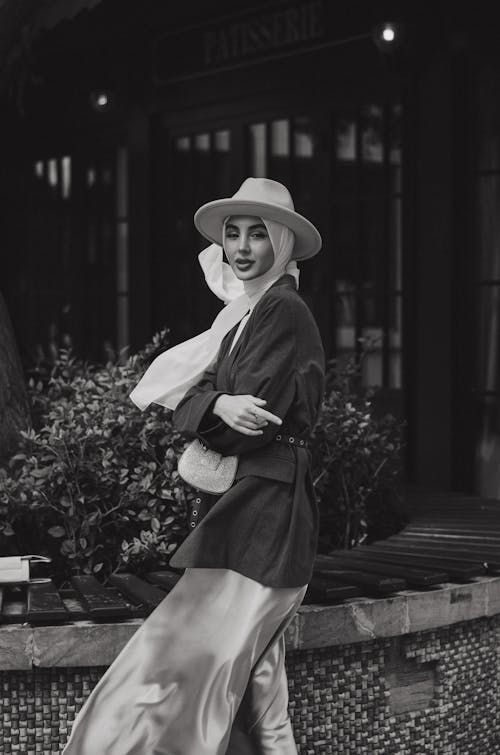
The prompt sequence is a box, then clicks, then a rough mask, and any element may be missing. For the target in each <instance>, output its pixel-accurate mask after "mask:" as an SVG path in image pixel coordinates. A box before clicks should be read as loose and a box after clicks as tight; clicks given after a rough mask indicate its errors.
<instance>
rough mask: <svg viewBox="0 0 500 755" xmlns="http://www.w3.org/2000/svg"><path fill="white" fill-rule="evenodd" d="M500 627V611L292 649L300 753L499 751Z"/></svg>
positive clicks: (462, 754) (486, 754)
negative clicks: (396, 634) (396, 633)
mask: <svg viewBox="0 0 500 755" xmlns="http://www.w3.org/2000/svg"><path fill="white" fill-rule="evenodd" d="M499 632H500V621H499V619H498V617H497V618H494V619H478V620H476V621H470V622H464V623H462V624H456V625H453V626H450V627H445V628H441V629H437V630H434V631H428V632H420V633H417V634H411V635H407V636H403V637H400V638H397V639H389V640H379V641H373V642H366V643H360V644H356V645H349V646H345V645H344V646H339V647H336V648H321V649H314V650H304V651H294V652H292V653H289V654H288V656H287V671H288V680H289V689H290V713H291V716H292V721H293V725H294V730H295V736H296V741H297V744H298V745H299V752H300V755H318V754H319V753H321V754H323V753H325V754H326V753H328V755H330V754H331V755H337V754H338V753H356V755H364V754H365V753H366V755H392V754H393V755H410V754H411V755H423V754H424V753H433V755H446V754H447V753H450V754H451V753H453V754H454V755H494V754H495V753H500V688H499V687H500V680H499V666H498V641H499V636H500V634H499ZM419 667H420V670H421V671H420V673H419ZM405 682H407V684H406V685H405ZM405 686H406V690H405ZM402 703H403V705H402ZM401 707H403V708H405V709H406V710H405V711H404V712H401ZM412 707H413V709H411V708H412Z"/></svg>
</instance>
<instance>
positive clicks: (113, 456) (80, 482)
mask: <svg viewBox="0 0 500 755" xmlns="http://www.w3.org/2000/svg"><path fill="white" fill-rule="evenodd" d="M164 339H165V332H163V333H161V334H159V335H158V336H156V337H155V339H154V340H153V343H152V344H150V345H149V346H148V347H147V348H146V349H145V350H144V351H143V352H141V353H139V354H137V355H135V356H133V357H130V358H129V359H128V360H126V362H125V363H124V364H122V365H120V364H112V363H109V364H107V365H105V366H104V367H102V366H100V367H97V366H95V365H90V364H88V363H83V362H81V361H79V360H76V359H75V358H74V357H73V356H72V355H71V354H70V353H69V352H68V351H62V352H61V353H60V355H59V357H58V358H57V360H56V361H55V364H54V367H53V369H52V372H51V374H50V376H49V379H48V380H47V381H46V384H45V385H44V381H38V382H37V383H35V382H34V381H33V380H31V381H30V392H31V396H32V400H33V404H34V415H35V416H37V417H38V425H39V426H38V429H33V430H30V431H29V432H24V433H22V438H21V442H20V446H19V449H18V452H17V453H16V454H15V456H13V458H12V459H11V460H10V463H9V466H8V468H7V469H4V470H3V471H2V477H1V479H0V548H1V551H2V552H6V551H8V552H11V553H38V552H40V553H43V554H46V555H49V556H51V557H52V559H53V562H54V563H53V567H52V572H53V573H54V575H55V576H56V577H67V576H71V574H75V573H82V572H83V573H86V574H90V573H94V574H96V573H99V572H102V573H103V574H105V575H108V574H110V573H111V572H113V571H114V570H117V569H119V568H121V567H122V566H123V565H125V564H127V565H131V566H132V567H134V568H137V569H139V570H141V569H147V568H149V567H150V566H157V565H162V564H166V563H167V562H168V559H169V558H170V555H171V554H172V553H173V551H174V550H175V548H176V547H177V546H178V544H179V543H180V542H181V541H182V540H183V539H184V537H185V536H186V534H187V521H186V520H187V517H186V511H187V506H186V503H187V501H188V499H190V497H191V496H192V495H194V493H193V492H192V491H191V490H190V489H189V488H188V486H185V485H184V484H183V482H182V480H181V479H180V478H179V476H178V474H177V457H178V455H179V454H180V453H181V451H182V449H183V447H184V441H183V439H182V438H181V437H180V436H179V434H178V433H177V432H176V431H175V430H174V428H173V427H172V424H171V422H170V421H169V417H170V412H169V411H168V410H166V409H164V408H162V407H160V406H158V405H156V404H154V405H152V407H151V408H150V409H148V410H147V411H146V412H144V413H142V412H140V411H139V410H138V409H137V407H135V405H134V404H133V403H132V402H131V401H130V399H129V393H130V391H131V390H132V387H133V386H134V385H135V383H136V382H137V380H138V379H139V376H140V375H142V373H143V372H144V369H145V367H146V364H147V362H148V360H150V358H151V357H152V356H153V355H154V352H155V351H157V350H160V348H161V347H162V345H164V344H163V341H164Z"/></svg>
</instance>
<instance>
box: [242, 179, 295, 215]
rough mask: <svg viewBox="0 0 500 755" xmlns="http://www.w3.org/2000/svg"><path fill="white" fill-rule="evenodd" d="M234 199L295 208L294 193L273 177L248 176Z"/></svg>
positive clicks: (289, 208) (288, 208)
mask: <svg viewBox="0 0 500 755" xmlns="http://www.w3.org/2000/svg"><path fill="white" fill-rule="evenodd" d="M232 199H238V200H244V201H246V202H263V203H265V204H273V205H279V206H280V207H285V208H286V209H287V210H292V211H294V210H295V207H294V204H293V199H292V195H291V194H290V192H289V191H288V189H287V188H286V186H284V185H283V184H281V183H279V181H273V180H272V179H271V178H246V179H245V180H244V181H243V183H242V184H241V186H240V188H239V189H238V191H237V192H236V194H233V197H232Z"/></svg>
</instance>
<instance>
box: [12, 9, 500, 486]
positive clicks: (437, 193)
mask: <svg viewBox="0 0 500 755" xmlns="http://www.w3.org/2000/svg"><path fill="white" fill-rule="evenodd" d="M93 5H94V6H95V7H93V8H92V9H89V10H87V11H84V12H81V13H80V14H79V15H76V16H75V17H74V18H73V19H72V20H66V21H61V22H60V23H58V24H55V25H53V26H52V28H51V29H50V30H47V31H44V32H42V33H39V34H38V36H37V37H36V38H35V39H34V40H33V41H32V44H31V46H30V47H29V49H28V50H27V51H25V52H24V54H22V55H20V56H19V58H18V60H17V62H16V66H14V67H13V72H12V74H11V78H10V82H9V88H8V91H6V93H5V94H4V98H3V99H4V108H5V112H6V116H7V117H6V119H4V123H6V124H7V125H6V127H5V128H6V138H5V139H4V140H3V142H4V148H3V163H4V166H5V169H4V172H3V180H2V181H1V183H2V187H1V191H2V195H3V197H4V199H5V201H4V207H5V208H6V209H7V210H8V213H7V215H8V217H7V223H6V238H5V250H6V252H7V254H6V258H7V261H6V263H5V265H6V271H7V275H6V277H5V281H6V283H5V284H3V287H2V288H3V292H4V294H5V296H6V297H7V299H8V303H9V307H10V311H11V316H12V319H13V320H14V324H15V327H16V332H17V336H18V340H19V343H20V346H21V350H22V353H23V357H24V359H25V360H26V361H27V362H28V361H29V360H30V359H33V358H36V355H37V354H38V355H41V354H42V353H46V351H47V349H50V346H51V344H52V345H55V344H58V345H64V344H65V343H69V342H70V341H71V343H73V344H74V347H75V349H76V351H77V352H78V353H81V354H83V355H85V356H87V357H89V358H93V359H99V360H102V359H105V358H107V357H108V356H109V355H111V354H116V352H117V351H119V350H121V349H124V348H126V347H130V348H131V349H132V350H135V349H137V348H139V347H141V346H142V345H143V344H144V343H145V342H146V341H148V340H149V339H150V338H151V336H152V335H153V333H154V332H156V331H158V330H159V329H161V328H162V327H165V326H166V327H168V328H169V329H170V337H171V340H172V342H177V341H180V340H183V339H185V338H187V337H189V336H191V335H193V334H195V333H196V332H199V331H200V330H202V329H204V328H205V327H206V326H207V323H208V322H210V321H211V317H212V316H213V315H214V314H215V312H216V311H217V309H218V305H219V302H217V300H215V299H214V297H213V296H212V294H210V293H209V292H207V290H206V286H205V284H204V282H203V280H202V277H201V274H200V269H199V267H198V264H197V258H196V255H197V252H199V251H200V250H201V249H202V248H203V246H204V242H203V239H201V237H200V236H199V235H198V234H197V233H196V232H195V230H194V227H193V223H192V217H193V213H194V211H195V210H196V209H197V207H198V206H199V205H200V204H202V203H203V202H205V201H208V200H210V199H214V198H217V197H222V196H230V195H231V194H233V193H234V192H235V191H236V190H237V188H238V187H239V185H240V183H241V182H242V180H243V179H244V178H245V177H246V176H248V175H253V176H268V177H270V178H274V179H276V180H279V181H282V182H284V183H285V184H286V185H287V186H288V187H289V188H290V190H291V192H292V195H293V197H294V200H295V204H296V208H297V210H298V211H299V212H302V213H303V214H305V215H306V216H307V217H309V218H311V220H312V221H313V222H314V223H315V224H316V225H317V226H318V227H319V229H320V230H321V233H322V236H323V239H324V248H323V251H322V253H321V254H320V255H319V256H318V257H317V258H316V259H315V260H314V261H313V262H309V263H304V264H303V266H302V269H301V291H302V293H303V295H304V297H305V299H306V300H307V301H308V303H309V304H310V306H311V308H312V310H313V312H314V314H315V316H316V318H317V321H318V324H319V326H320V329H321V332H322V336H323V340H324V343H325V347H326V351H327V354H328V357H329V358H330V359H337V360H344V359H346V358H348V357H349V356H351V355H352V354H360V353H361V351H362V350H365V351H366V355H365V358H364V360H363V381H364V383H365V384H366V385H370V386H374V387H377V388H379V389H380V390H379V394H378V399H377V400H378V405H379V408H380V409H381V410H390V411H393V412H395V413H397V414H398V415H399V416H401V417H404V418H405V419H406V421H407V457H406V477H407V479H408V481H409V482H415V483H418V484H420V485H427V486H429V487H433V488H442V489H456V490H464V491H469V492H470V491H475V492H477V493H481V494H483V495H491V496H495V497H498V496H500V364H499V354H498V352H499V344H500V336H499V332H498V329H499V317H500V249H499V239H500V234H499V230H500V220H499V214H498V213H499V206H498V197H499V196H500V187H499V180H500V149H499V146H500V144H499V137H498V134H499V133H500V130H499V129H498V124H499V120H500V113H499V112H498V105H497V104H496V97H495V93H496V89H497V88H498V86H499V82H500V62H499V61H498V60H497V55H496V53H495V45H494V40H493V39H492V40H491V42H490V41H489V35H490V27H489V24H488V19H483V21H482V23H481V24H479V26H478V28H477V29H471V28H470V25H468V24H467V22H466V21H464V22H462V21H461V20H460V18H458V17H457V13H456V12H454V11H453V8H452V6H451V5H449V6H448V4H447V3H444V2H441V3H437V4H436V8H435V13H434V17H433V18H432V19H429V17H428V16H427V15H425V14H424V12H423V11H422V10H421V9H419V7H418V4H417V3H407V4H406V5H404V6H403V7H402V5H401V3H367V2H353V3H351V4H349V6H347V7H340V6H339V5H338V4H337V3H331V2H328V0H283V1H279V2H271V3H267V4H258V3H255V4H250V5H249V4H243V3H242V2H241V3H235V2H232V3H229V2H225V0H218V1H216V2H214V3H211V4H210V6H209V7H206V6H205V5H203V4H202V3H200V2H196V1H195V0H186V2H185V3H184V4H183V5H182V7H180V6H179V7H176V8H175V9H174V8H172V7H165V4H158V3H154V2H152V0H150V1H149V2H144V3H141V4H138V3H136V2H132V0H127V1H126V2H123V0H122V1H121V2H117V0H101V2H100V3H99V4H95V3H93ZM160 5H161V6H163V7H161V8H160V7H159V6H160ZM167 5H170V4H167ZM389 22H392V23H389ZM391 35H392V36H391ZM493 36H494V35H493Z"/></svg>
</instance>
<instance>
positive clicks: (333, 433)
mask: <svg viewBox="0 0 500 755" xmlns="http://www.w3.org/2000/svg"><path fill="white" fill-rule="evenodd" d="M165 337H166V333H165V332H162V333H161V334H159V335H158V336H156V337H155V338H154V339H153V342H152V344H150V345H149V346H148V347H146V348H145V349H144V350H143V351H142V352H140V353H139V354H137V355H135V356H132V357H129V358H128V359H127V360H126V361H125V362H124V363H123V364H119V363H111V362H110V363H108V364H106V365H105V366H96V365H91V364H88V363H84V362H82V361H80V360H77V359H75V358H74V357H73V356H72V354H71V353H70V352H69V351H61V352H60V354H59V356H58V357H57V358H56V360H55V362H54V365H53V367H52V368H51V370H50V373H49V374H48V375H47V376H46V377H44V376H43V375H42V378H43V379H38V380H34V379H31V380H30V394H31V398H32V402H33V409H34V412H33V415H34V417H35V418H36V419H35V429H32V430H30V431H29V432H24V433H22V437H21V439H20V445H19V449H18V451H17V453H16V454H15V455H14V456H13V457H12V458H11V459H10V462H9V464H8V466H7V467H6V468H4V469H2V470H0V552H2V553H6V552H7V553H12V554H14V553H42V554H44V555H48V556H51V557H52V559H53V565H52V568H51V573H52V574H53V576H54V577H55V578H56V579H57V580H58V581H60V580H61V579H64V578H67V577H70V576H71V575H72V574H76V573H86V574H98V573H100V574H102V575H104V576H107V575H109V574H110V573H112V572H114V571H116V570H119V569H123V568H124V567H126V568H127V569H129V568H131V569H133V570H134V571H136V572H139V573H141V572H144V571H147V570H149V569H152V568H157V567H160V566H162V565H166V564H167V563H168V560H169V558H170V556H171V555H172V553H173V552H174V550H175V549H176V548H177V546H178V545H179V544H180V543H181V542H182V540H183V539H184V538H185V537H186V535H187V534H188V527H187V510H188V505H187V504H188V502H189V501H190V500H191V498H192V497H193V496H194V495H196V493H195V491H193V490H192V489H191V488H189V486H187V485H185V484H184V483H183V481H182V480H181V479H180V477H179V476H178V473H177V459H178V457H179V455H180V453H181V452H182V450H183V448H184V445H185V444H184V441H183V439H182V438H181V437H180V435H179V434H178V433H177V431H176V430H175V429H174V428H173V427H172V423H171V420H170V418H171V413H170V412H169V411H168V410H166V409H164V408H162V407H160V406H158V405H156V404H153V405H151V407H150V408H149V409H148V410H147V411H146V412H144V413H142V412H140V411H139V410H138V409H137V408H136V407H135V406H134V404H133V403H132V402H131V401H130V399H129V393H130V391H131V390H132V387H133V386H134V385H135V384H136V382H137V381H138V379H139V377H140V376H141V375H142V374H143V372H144V369H145V367H146V366H147V364H148V362H149V361H150V360H151V358H152V357H153V356H154V355H155V354H156V352H158V351H160V350H162V348H164V346H165V343H164V342H165ZM356 380H357V368H356V366H355V365H354V364H353V363H350V364H348V365H347V366H346V367H344V368H342V369H338V368H337V366H336V365H335V364H333V365H332V368H331V370H330V373H329V379H328V383H327V393H326V398H325V401H324V404H323V408H322V412H321V417H320V421H319V423H318V426H317V427H316V430H315V433H314V436H313V442H312V453H313V473H314V479H315V485H316V490H317V492H318V496H319V502H320V513H321V519H322V522H321V547H322V548H323V549H325V548H326V549H328V548H330V547H334V546H335V547H351V546H352V545H354V544H356V543H359V542H362V541H363V540H364V539H366V538H367V536H369V534H370V530H371V531H372V532H375V531H376V528H377V527H378V526H379V524H378V523H379V521H380V518H381V517H380V516H379V514H380V511H381V510H382V507H385V509H386V513H385V514H384V516H385V520H384V521H387V520H388V517H387V512H389V513H390V521H391V525H390V529H391V531H394V529H396V528H397V527H398V526H399V525H400V523H401V520H400V515H399V513H398V511H399V508H398V499H397V493H396V483H397V475H398V472H399V464H400V458H399V457H400V450H401V426H400V425H399V424H398V423H397V422H396V421H395V420H394V419H393V418H391V417H386V418H384V419H383V420H375V419H374V417H373V414H372V407H371V403H370V397H369V396H367V395H366V392H363V391H359V390H358V389H357V388H356ZM394 503H395V504H396V505H395V507H394V511H390V508H391V507H392V506H393V504H394Z"/></svg>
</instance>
